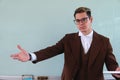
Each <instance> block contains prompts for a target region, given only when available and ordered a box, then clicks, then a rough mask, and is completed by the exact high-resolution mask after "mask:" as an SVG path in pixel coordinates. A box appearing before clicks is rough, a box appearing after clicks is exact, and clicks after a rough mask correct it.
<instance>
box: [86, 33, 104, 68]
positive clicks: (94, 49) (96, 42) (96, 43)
mask: <svg viewBox="0 0 120 80" xmlns="http://www.w3.org/2000/svg"><path fill="white" fill-rule="evenodd" d="M100 42H101V41H100V38H99V35H98V34H97V33H96V32H94V33H93V41H92V44H91V47H90V50H89V51H90V56H89V62H88V68H89V67H90V66H91V65H92V64H93V63H94V61H95V59H96V56H97V55H98V53H99V50H100V48H101V46H102V44H101V43H100Z"/></svg>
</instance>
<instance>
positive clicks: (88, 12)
mask: <svg viewBox="0 0 120 80" xmlns="http://www.w3.org/2000/svg"><path fill="white" fill-rule="evenodd" d="M83 12H86V14H87V15H88V17H89V18H90V17H91V10H90V9H89V8H87V7H79V8H77V9H76V10H75V12H74V17H75V15H76V14H77V13H83Z"/></svg>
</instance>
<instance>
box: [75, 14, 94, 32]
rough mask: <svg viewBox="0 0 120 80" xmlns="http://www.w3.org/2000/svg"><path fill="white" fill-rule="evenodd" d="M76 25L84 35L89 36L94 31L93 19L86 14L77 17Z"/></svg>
mask: <svg viewBox="0 0 120 80" xmlns="http://www.w3.org/2000/svg"><path fill="white" fill-rule="evenodd" d="M75 23H76V25H77V28H78V29H79V30H80V31H81V32H82V33H83V34H89V33H90V32H91V30H92V26H91V25H92V17H90V18H89V17H88V16H87V14H86V13H85V12H83V13H77V14H76V15H75Z"/></svg>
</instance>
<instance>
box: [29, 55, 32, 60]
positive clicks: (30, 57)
mask: <svg viewBox="0 0 120 80" xmlns="http://www.w3.org/2000/svg"><path fill="white" fill-rule="evenodd" d="M31 59H32V56H31V54H30V53H29V60H30V61H31Z"/></svg>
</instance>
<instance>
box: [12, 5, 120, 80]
mask: <svg viewBox="0 0 120 80" xmlns="http://www.w3.org/2000/svg"><path fill="white" fill-rule="evenodd" d="M74 18H75V20H74V22H75V24H76V25H77V28H78V30H79V32H77V33H71V34H66V35H65V36H64V37H63V38H62V39H61V40H60V41H59V42H58V43H56V44H55V45H53V46H50V47H47V48H45V49H42V50H39V51H37V52H34V53H28V52H27V51H26V50H24V49H22V48H21V47H20V46H19V45H18V49H20V52H19V53H16V54H13V55H11V57H12V58H13V59H17V60H20V61H22V62H26V61H29V60H31V61H32V62H33V63H37V62H39V61H42V60H45V59H48V58H51V57H53V56H56V55H59V54H61V53H64V60H65V63H64V68H63V73H62V76H61V80H104V77H103V65H104V63H105V64H106V67H107V69H108V70H109V71H118V70H120V68H119V67H118V63H117V62H116V59H115V56H114V55H113V53H112V47H111V44H110V41H109V39H108V38H107V37H104V36H102V35H100V34H98V33H96V32H95V31H94V30H93V29H92V21H93V17H92V16H91V10H90V9H89V8H87V7H79V8H77V9H76V10H75V13H74ZM113 75H114V76H115V77H117V78H120V75H118V74H113Z"/></svg>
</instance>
